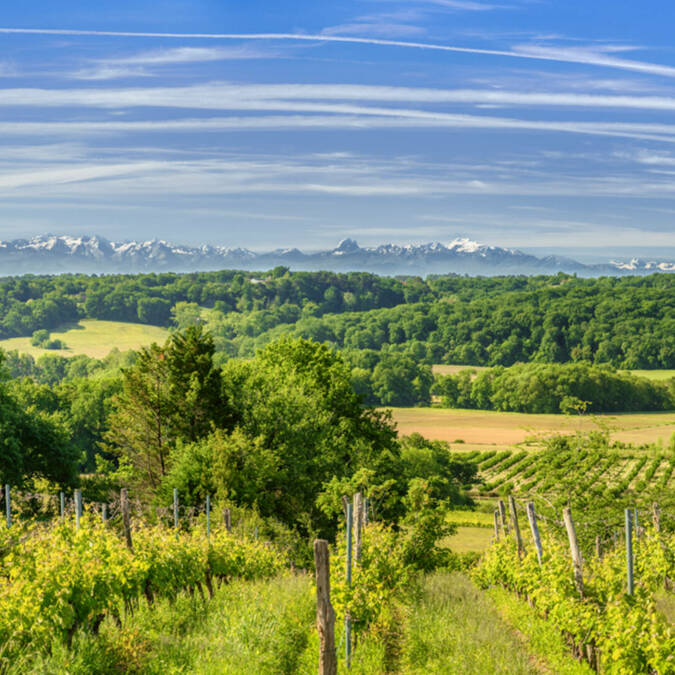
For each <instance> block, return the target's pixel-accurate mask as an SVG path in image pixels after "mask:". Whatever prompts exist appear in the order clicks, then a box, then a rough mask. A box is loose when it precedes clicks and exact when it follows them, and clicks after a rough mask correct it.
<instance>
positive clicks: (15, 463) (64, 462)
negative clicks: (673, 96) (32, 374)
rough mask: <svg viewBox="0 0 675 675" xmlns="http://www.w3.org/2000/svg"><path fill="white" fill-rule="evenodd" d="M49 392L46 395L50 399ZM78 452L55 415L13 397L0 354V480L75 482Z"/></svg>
mask: <svg viewBox="0 0 675 675" xmlns="http://www.w3.org/2000/svg"><path fill="white" fill-rule="evenodd" d="M50 394H51V392H48V393H47V396H49V395H50ZM76 460H77V453H76V451H75V449H74V448H73V447H72V446H70V445H69V444H68V442H67V436H66V429H65V428H64V426H63V425H62V424H61V422H60V420H59V419H58V416H56V415H53V414H48V413H45V412H44V411H43V410H41V409H40V408H39V407H38V406H35V405H33V404H32V403H26V402H24V401H22V400H21V397H20V396H16V394H15V393H14V392H13V390H12V387H10V385H9V383H8V382H7V376H6V373H5V372H4V369H3V368H2V354H1V353H0V481H1V482H2V484H4V483H9V484H10V485H17V486H19V485H21V486H23V485H30V483H31V481H32V480H34V479H35V478H46V479H48V480H50V481H53V482H55V483H59V484H61V485H72V484H74V483H75V482H76V470H75V468H76V467H75V462H76Z"/></svg>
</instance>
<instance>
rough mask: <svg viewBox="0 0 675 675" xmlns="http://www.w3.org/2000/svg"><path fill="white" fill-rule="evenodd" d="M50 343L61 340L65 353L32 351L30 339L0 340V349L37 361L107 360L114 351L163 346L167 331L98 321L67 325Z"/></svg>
mask: <svg viewBox="0 0 675 675" xmlns="http://www.w3.org/2000/svg"><path fill="white" fill-rule="evenodd" d="M50 335H51V338H52V339H58V340H62V341H63V342H64V343H65V344H66V349H42V348H40V347H33V345H31V343H30V338H29V337H18V338H9V339H7V340H0V348H2V349H4V350H5V351H12V350H16V351H18V352H20V353H21V354H30V355H31V356H33V357H35V358H38V357H39V356H42V355H43V354H55V355H57V356H77V355H78V354H85V355H86V356H90V357H92V358H96V359H102V358H104V357H105V356H107V355H108V354H109V353H110V352H111V351H112V350H113V349H114V348H117V349H119V350H120V351H121V352H125V351H128V350H130V349H139V348H140V347H144V346H146V345H149V344H151V343H153V342H158V343H160V344H161V343H164V342H165V341H166V339H167V337H169V331H168V330H166V328H160V327H159V326H148V325H146V324H142V323H127V322H124V321H98V320H97V319H83V320H82V321H78V322H77V323H76V324H72V323H71V324H66V325H64V326H61V327H60V328H59V329H57V330H54V331H52V332H51V333H50Z"/></svg>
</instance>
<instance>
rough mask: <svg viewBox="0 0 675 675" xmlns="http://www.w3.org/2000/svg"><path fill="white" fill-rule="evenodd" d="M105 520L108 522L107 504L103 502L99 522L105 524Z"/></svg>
mask: <svg viewBox="0 0 675 675" xmlns="http://www.w3.org/2000/svg"><path fill="white" fill-rule="evenodd" d="M107 520H108V504H106V503H105V502H103V504H101V521H102V522H104V523H105V522H106V521H107Z"/></svg>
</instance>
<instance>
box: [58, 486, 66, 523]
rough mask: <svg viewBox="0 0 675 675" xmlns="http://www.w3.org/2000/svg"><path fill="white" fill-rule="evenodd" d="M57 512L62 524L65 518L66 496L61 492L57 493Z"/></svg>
mask: <svg viewBox="0 0 675 675" xmlns="http://www.w3.org/2000/svg"><path fill="white" fill-rule="evenodd" d="M59 512H60V514H61V522H63V521H64V519H65V517H66V495H64V494H63V492H60V493H59Z"/></svg>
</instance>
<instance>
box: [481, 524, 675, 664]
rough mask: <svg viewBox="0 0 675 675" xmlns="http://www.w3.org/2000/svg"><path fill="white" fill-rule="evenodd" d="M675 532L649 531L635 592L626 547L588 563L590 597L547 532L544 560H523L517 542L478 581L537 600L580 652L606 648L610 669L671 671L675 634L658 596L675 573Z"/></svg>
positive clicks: (495, 550) (485, 564)
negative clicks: (630, 590) (628, 585)
mask: <svg viewBox="0 0 675 675" xmlns="http://www.w3.org/2000/svg"><path fill="white" fill-rule="evenodd" d="M674 545H675V538H674V537H673V535H672V534H671V535H665V534H658V533H656V532H654V531H653V530H652V529H651V528H649V527H647V528H646V529H645V532H644V533H643V535H642V536H641V537H640V541H639V543H638V542H636V547H637V556H636V561H637V566H636V571H635V579H636V583H635V591H634V595H633V596H627V595H626V594H625V577H626V568H625V550H624V549H623V547H616V548H614V549H611V550H609V551H606V552H605V555H604V556H603V558H602V559H600V560H598V559H597V558H593V557H591V556H588V557H587V558H585V559H584V594H583V598H581V597H580V596H579V593H578V591H577V589H576V588H575V585H574V581H573V575H572V565H571V562H570V556H569V546H568V545H567V542H566V541H564V540H560V539H558V538H556V537H554V536H546V533H544V541H543V547H544V558H543V561H542V565H541V566H539V564H538V563H537V558H536V556H535V555H534V552H532V551H530V552H529V553H528V555H527V556H526V557H525V559H524V560H522V561H521V560H520V559H519V557H518V554H517V551H516V548H515V546H514V543H513V541H512V540H510V539H506V540H503V541H502V542H500V543H499V544H496V545H495V546H493V547H492V548H491V549H490V550H489V551H488V552H487V554H486V555H485V557H484V559H483V561H482V562H481V564H480V565H479V566H478V567H477V568H475V572H474V578H475V579H476V581H477V583H478V584H479V585H481V586H482V587H488V586H490V585H494V584H500V585H502V586H505V587H506V588H508V589H510V590H511V591H515V592H517V593H518V594H520V595H522V596H525V595H526V596H527V597H529V598H530V600H531V602H532V603H533V605H534V607H535V608H536V611H537V613H538V614H539V615H540V616H544V617H547V618H548V621H550V622H551V623H553V624H554V625H555V626H556V628H557V629H558V630H559V631H560V632H561V633H562V634H563V636H564V637H565V638H567V639H569V640H570V641H571V643H572V645H574V647H575V648H576V649H578V650H579V653H580V654H581V653H583V650H584V648H585V645H587V644H593V645H594V646H595V647H596V649H599V651H600V655H601V661H602V672H607V673H614V674H616V675H624V674H626V675H628V673H631V674H632V673H669V672H672V669H673V665H674V664H673V659H674V658H675V656H674V654H675V630H674V629H673V626H672V625H670V624H669V623H668V622H667V621H666V619H665V617H663V616H662V615H661V614H660V613H659V612H658V611H657V609H656V604H655V603H656V593H657V592H658V591H659V590H660V588H661V587H662V586H663V584H664V580H665V579H666V578H673V576H675V556H673V547H674Z"/></svg>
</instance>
